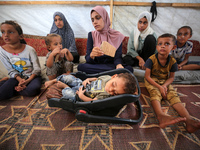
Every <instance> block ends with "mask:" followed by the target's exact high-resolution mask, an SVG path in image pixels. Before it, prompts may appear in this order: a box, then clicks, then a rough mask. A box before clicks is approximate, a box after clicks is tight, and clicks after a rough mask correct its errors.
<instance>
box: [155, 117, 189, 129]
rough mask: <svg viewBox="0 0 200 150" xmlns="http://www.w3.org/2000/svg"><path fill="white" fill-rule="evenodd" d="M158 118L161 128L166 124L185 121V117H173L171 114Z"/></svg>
mask: <svg viewBox="0 0 200 150" xmlns="http://www.w3.org/2000/svg"><path fill="white" fill-rule="evenodd" d="M158 120H159V126H160V127H161V128H165V127H166V126H168V125H172V124H176V123H179V122H182V121H186V118H182V117H178V118H174V117H172V116H168V115H163V116H162V117H160V118H159V119H158Z"/></svg>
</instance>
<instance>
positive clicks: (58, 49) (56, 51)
mask: <svg viewBox="0 0 200 150" xmlns="http://www.w3.org/2000/svg"><path fill="white" fill-rule="evenodd" d="M60 50H61V49H60V48H59V47H57V48H55V49H54V50H53V51H52V52H51V54H52V55H53V56H56V55H57V54H60Z"/></svg>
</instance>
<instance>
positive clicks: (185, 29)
mask: <svg viewBox="0 0 200 150" xmlns="http://www.w3.org/2000/svg"><path fill="white" fill-rule="evenodd" d="M191 37H192V28H191V27H190V26H182V27H181V28H179V29H178V31H177V42H178V43H180V44H185V43H186V42H187V40H188V39H190V38H191Z"/></svg>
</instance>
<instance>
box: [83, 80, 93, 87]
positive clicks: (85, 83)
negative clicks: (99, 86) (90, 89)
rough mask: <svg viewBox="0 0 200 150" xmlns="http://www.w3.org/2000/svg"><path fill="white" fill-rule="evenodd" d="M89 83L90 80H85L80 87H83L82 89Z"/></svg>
mask: <svg viewBox="0 0 200 150" xmlns="http://www.w3.org/2000/svg"><path fill="white" fill-rule="evenodd" d="M90 83H91V82H90V80H89V79H86V80H84V81H83V82H82V85H83V86H84V87H86V85H87V84H90Z"/></svg>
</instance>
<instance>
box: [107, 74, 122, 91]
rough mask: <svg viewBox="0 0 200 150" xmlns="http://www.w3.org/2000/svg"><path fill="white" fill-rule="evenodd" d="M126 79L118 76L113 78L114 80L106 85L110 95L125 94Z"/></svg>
mask: <svg viewBox="0 0 200 150" xmlns="http://www.w3.org/2000/svg"><path fill="white" fill-rule="evenodd" d="M124 86H125V84H124V79H123V78H119V77H117V76H112V79H111V80H109V81H108V82H107V83H106V86H105V91H106V92H107V93H109V94H110V95H120V94H124V93H125V91H124Z"/></svg>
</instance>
